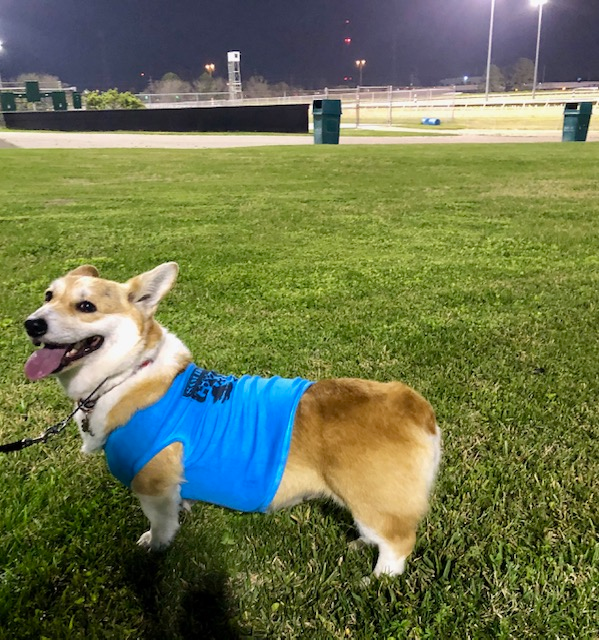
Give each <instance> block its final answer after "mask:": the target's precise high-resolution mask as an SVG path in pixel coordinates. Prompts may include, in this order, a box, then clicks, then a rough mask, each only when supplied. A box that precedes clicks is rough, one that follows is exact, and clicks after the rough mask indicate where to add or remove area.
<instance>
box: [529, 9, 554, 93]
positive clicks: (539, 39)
mask: <svg viewBox="0 0 599 640" xmlns="http://www.w3.org/2000/svg"><path fill="white" fill-rule="evenodd" d="M548 1H549V0H530V4H531V5H532V6H533V7H539V26H538V28H537V52H536V55H535V75H534V79H533V81H532V98H533V100H534V97H535V93H536V91H537V77H538V71H539V49H540V48H541V22H542V20H543V5H544V4H547V2H548Z"/></svg>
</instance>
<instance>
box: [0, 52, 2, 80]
mask: <svg viewBox="0 0 599 640" xmlns="http://www.w3.org/2000/svg"><path fill="white" fill-rule="evenodd" d="M0 53H2V40H0ZM0 89H2V74H1V73H0Z"/></svg>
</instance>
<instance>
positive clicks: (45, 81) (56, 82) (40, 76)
mask: <svg viewBox="0 0 599 640" xmlns="http://www.w3.org/2000/svg"><path fill="white" fill-rule="evenodd" d="M31 81H35V82H39V83H40V87H44V88H48V89H57V88H60V87H62V86H63V82H61V80H60V78H59V77H58V76H51V75H50V74H48V73H21V74H20V75H18V76H17V77H16V78H15V80H14V82H15V84H25V83H26V82H31Z"/></svg>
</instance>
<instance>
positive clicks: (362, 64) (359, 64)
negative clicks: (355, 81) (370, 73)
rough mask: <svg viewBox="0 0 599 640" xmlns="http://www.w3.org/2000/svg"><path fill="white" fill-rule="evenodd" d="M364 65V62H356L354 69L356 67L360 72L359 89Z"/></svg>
mask: <svg viewBox="0 0 599 640" xmlns="http://www.w3.org/2000/svg"><path fill="white" fill-rule="evenodd" d="M365 64H366V60H356V67H358V71H359V72H360V85H359V86H360V87H361V86H362V69H364V65H365Z"/></svg>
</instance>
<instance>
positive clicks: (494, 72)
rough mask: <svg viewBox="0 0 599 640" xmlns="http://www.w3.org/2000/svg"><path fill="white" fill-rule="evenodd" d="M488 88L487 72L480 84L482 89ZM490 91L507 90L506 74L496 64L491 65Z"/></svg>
mask: <svg viewBox="0 0 599 640" xmlns="http://www.w3.org/2000/svg"><path fill="white" fill-rule="evenodd" d="M486 88H487V75H486V74H485V76H484V78H483V81H482V82H481V83H480V85H479V90H480V91H485V89H486ZM489 91H505V76H504V75H503V71H502V70H501V69H500V68H499V67H498V66H497V65H495V64H492V65H491V66H490V67H489Z"/></svg>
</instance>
